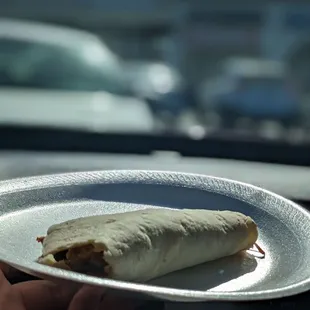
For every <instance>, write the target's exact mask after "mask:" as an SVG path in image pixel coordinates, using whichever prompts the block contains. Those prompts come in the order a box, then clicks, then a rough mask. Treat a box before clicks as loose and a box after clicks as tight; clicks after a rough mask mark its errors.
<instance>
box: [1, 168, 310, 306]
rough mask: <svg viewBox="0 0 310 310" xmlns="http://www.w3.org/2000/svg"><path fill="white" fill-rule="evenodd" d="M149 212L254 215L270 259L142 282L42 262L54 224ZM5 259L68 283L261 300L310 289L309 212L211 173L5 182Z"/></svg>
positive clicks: (217, 264) (238, 259)
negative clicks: (191, 210) (39, 240)
mask: <svg viewBox="0 0 310 310" xmlns="http://www.w3.org/2000/svg"><path fill="white" fill-rule="evenodd" d="M145 207H169V208H207V209H215V210H224V209H229V210H233V211H240V212H242V213H245V214H247V215H249V216H251V217H252V218H253V219H254V220H255V221H256V222H257V224H258V226H259V229H260V237H259V244H260V245H261V246H262V247H263V248H264V249H265V250H266V253H267V255H266V258H265V259H257V258H253V257H252V256H251V255H243V256H242V255H236V256H232V257H229V258H225V259H222V260H218V261H214V262H211V263H207V264H204V265H200V266H196V267H194V268H189V269H186V270H183V271H178V272H175V273H173V274H170V275H167V276H165V277H162V278H159V279H155V280H153V281H151V282H150V283H148V284H137V283H129V282H121V281H113V280H108V279H100V278H96V277H90V276H86V275H81V274H77V273H74V272H68V271H63V270H59V269H55V268H50V267H47V266H42V265H39V264H37V263H36V262H35V260H36V258H37V257H38V256H39V255H40V253H41V246H40V245H39V244H38V243H37V242H36V240H35V239H36V237H37V236H41V235H44V234H45V233H46V230H47V228H48V227H49V226H50V225H52V224H55V223H59V222H62V221H66V220H69V219H73V218H78V217H83V216H88V215H96V214H103V213H116V212H123V211H129V210H135V209H141V208H145ZM0 244H1V248H0V260H2V261H4V262H7V263H9V264H11V265H12V266H14V267H16V268H18V269H20V270H22V271H25V272H28V273H30V274H33V275H36V276H39V277H42V278H47V279H51V278H64V279H71V280H74V281H78V282H83V283H88V284H94V285H99V286H103V287H108V288H111V289H115V290H121V291H122V293H125V291H127V294H128V293H129V294H134V295H135V296H136V295H137V294H138V295H141V296H143V297H144V298H159V299H164V300H170V301H208V300H258V299H268V298H275V297H282V296H287V295H293V294H297V293H300V292H303V291H306V290H309V289H310V214H309V213H308V212H307V211H306V210H305V209H303V208H301V207H300V206H298V205H296V204H294V203H293V202H291V201H288V200H286V199H284V198H282V197H280V196H278V195H276V194H273V193H270V192H268V191H266V190H263V189H260V188H257V187H254V186H251V185H248V184H243V183H239V182H236V181H231V180H227V179H220V178H215V177H210V176H201V175H192V174H182V173H173V172H155V171H109V172H108V171H106V172H89V173H87V172H85V173H71V174H63V175H52V176H43V177H34V178H25V179H19V180H14V181H5V182H1V183H0Z"/></svg>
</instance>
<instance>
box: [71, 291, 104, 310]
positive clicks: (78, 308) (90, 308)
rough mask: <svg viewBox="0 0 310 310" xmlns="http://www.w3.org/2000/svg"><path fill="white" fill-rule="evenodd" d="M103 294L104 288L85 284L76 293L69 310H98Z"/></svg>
mask: <svg viewBox="0 0 310 310" xmlns="http://www.w3.org/2000/svg"><path fill="white" fill-rule="evenodd" d="M103 294H104V290H103V289H102V288H100V287H92V286H88V285H85V286H83V287H82V288H81V289H80V290H79V291H78V292H77V293H76V295H75V296H74V298H73V299H72V301H71V303H70V306H69V309H68V310H97V309H98V307H99V306H100V302H101V301H102V299H103Z"/></svg>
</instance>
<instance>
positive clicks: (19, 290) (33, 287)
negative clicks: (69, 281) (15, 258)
mask: <svg viewBox="0 0 310 310" xmlns="http://www.w3.org/2000/svg"><path fill="white" fill-rule="evenodd" d="M0 269H1V270H0V309H1V310H67V309H68V307H69V305H70V302H71V301H72V298H73V296H74V294H75V292H76V288H75V289H74V288H73V287H71V286H58V285H55V284H53V283H51V282H49V281H45V280H34V281H27V282H23V283H18V284H14V285H11V284H10V283H9V281H8V280H7V279H6V276H5V274H6V275H8V274H10V273H12V269H11V268H10V267H8V266H6V265H4V264H0ZM13 273H14V271H13Z"/></svg>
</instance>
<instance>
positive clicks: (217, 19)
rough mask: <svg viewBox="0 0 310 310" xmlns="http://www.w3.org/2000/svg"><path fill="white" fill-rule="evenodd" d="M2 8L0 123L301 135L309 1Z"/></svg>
mask: <svg viewBox="0 0 310 310" xmlns="http://www.w3.org/2000/svg"><path fill="white" fill-rule="evenodd" d="M222 2H223V3H222ZM221 3H222V4H223V5H222V4H221ZM0 12H1V13H0V124H2V123H5V124H7V123H10V124H12V123H13V124H20V123H22V124H23V125H25V124H26V125H27V126H32V125H34V124H36V125H38V124H40V126H43V127H44V126H46V127H49V126H56V127H67V126H70V128H72V127H73V128H79V129H81V128H83V129H87V130H95V131H100V132H102V133H103V132H106V131H110V132H111V131H112V132H114V131H122V132H124V133H126V134H128V135H130V134H133V133H134V132H136V131H137V130H138V131H139V132H145V133H148V134H152V135H156V136H159V137H163V136H167V135H169V136H170V135H175V136H186V137H187V138H190V139H195V140H197V139H202V138H205V137H209V136H214V137H218V136H219V135H220V136H225V137H226V138H227V139H230V138H232V139H239V137H244V136H247V137H248V138H249V139H256V138H259V139H261V138H262V139H267V140H268V141H270V140H272V141H286V142H289V143H301V144H304V143H308V142H309V140H310V138H309V137H310V135H309V133H310V125H309V124H310V122H309V120H310V99H309V98H310V92H309V89H310V88H309V85H310V73H309V72H310V70H309V69H310V40H309V34H310V3H308V2H307V1H301V0H296V1H263V2H257V1H256V2H251V3H250V2H249V3H248V4H247V5H246V6H244V2H243V1H238V0H236V1H234V2H232V1H220V3H213V2H212V1H211V2H210V1H196V0H193V1H161V0H135V1H127V2H126V1H125V0H114V1H112V2H109V1H69V0H64V1H60V0H55V1H53V2H52V3H51V4H49V10H46V7H45V5H44V4H43V2H42V1H39V0H29V1H27V4H26V2H25V1H22V0H15V1H14V5H13V2H12V3H11V2H9V1H4V2H3V3H2V2H1V3H0ZM56 110H57V111H59V110H61V111H62V112H61V113H59V112H57V113H56V112H55V111H56ZM271 137H272V138H271Z"/></svg>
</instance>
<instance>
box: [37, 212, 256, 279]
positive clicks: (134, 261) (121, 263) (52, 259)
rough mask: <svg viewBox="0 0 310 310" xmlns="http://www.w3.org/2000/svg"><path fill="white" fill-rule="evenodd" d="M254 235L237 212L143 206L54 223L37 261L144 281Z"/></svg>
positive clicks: (246, 244) (228, 250)
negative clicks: (130, 210)
mask: <svg viewBox="0 0 310 310" xmlns="http://www.w3.org/2000/svg"><path fill="white" fill-rule="evenodd" d="M257 237H258V231H257V226H256V224H255V223H254V221H253V220H252V219H251V218H250V217H248V216H245V215H243V214H241V213H237V212H231V211H208V210H186V209H183V210H172V209H164V208H162V209H144V210H139V211H133V212H126V213H119V214H111V215H102V216H92V217H87V218H80V219H76V220H71V221H68V222H65V223H61V224H57V225H53V226H51V227H50V228H49V229H48V232H47V236H46V237H45V238H44V239H43V238H42V240H41V241H42V243H43V253H42V256H41V257H40V258H39V260H38V261H39V263H42V264H46V265H51V266H54V267H59V268H64V269H69V270H73V271H77V272H82V273H87V274H94V275H98V276H102V277H107V278H112V279H119V280H125V281H138V282H142V281H147V280H150V279H153V278H156V277H159V276H162V275H165V274H167V273H170V272H173V271H176V270H180V269H183V268H186V267H191V266H194V265H198V264H201V263H204V262H207V261H211V260H215V259H218V258H221V257H225V256H229V255H233V254H235V253H237V252H239V251H242V250H245V249H249V248H251V247H252V246H253V244H254V243H255V242H256V240H257Z"/></svg>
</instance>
